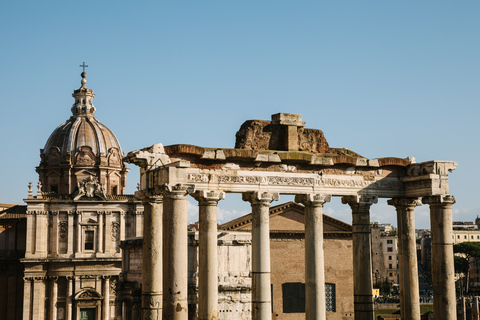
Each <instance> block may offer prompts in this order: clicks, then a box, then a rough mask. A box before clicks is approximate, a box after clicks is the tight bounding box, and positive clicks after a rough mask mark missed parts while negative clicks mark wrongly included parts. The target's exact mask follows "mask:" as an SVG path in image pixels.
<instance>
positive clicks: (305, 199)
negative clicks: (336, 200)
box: [295, 193, 332, 206]
mask: <svg viewBox="0 0 480 320" xmlns="http://www.w3.org/2000/svg"><path fill="white" fill-rule="evenodd" d="M331 200H332V196H331V195H329V194H318V193H309V194H298V195H296V196H295V202H299V203H302V204H304V205H311V204H320V205H322V206H323V204H325V202H330V201H331Z"/></svg>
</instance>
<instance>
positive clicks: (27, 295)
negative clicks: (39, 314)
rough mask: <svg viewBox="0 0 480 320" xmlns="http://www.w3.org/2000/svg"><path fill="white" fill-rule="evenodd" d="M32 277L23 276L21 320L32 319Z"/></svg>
mask: <svg viewBox="0 0 480 320" xmlns="http://www.w3.org/2000/svg"><path fill="white" fill-rule="evenodd" d="M32 279H33V278H31V277H24V278H23V320H30V319H32Z"/></svg>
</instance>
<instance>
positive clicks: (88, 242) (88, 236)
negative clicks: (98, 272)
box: [85, 230, 94, 250]
mask: <svg viewBox="0 0 480 320" xmlns="http://www.w3.org/2000/svg"><path fill="white" fill-rule="evenodd" d="M93 238H94V231H89V230H87V231H85V250H93Z"/></svg>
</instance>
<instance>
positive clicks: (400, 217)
mask: <svg viewBox="0 0 480 320" xmlns="http://www.w3.org/2000/svg"><path fill="white" fill-rule="evenodd" d="M388 204H389V205H392V206H395V209H396V211H397V225H398V233H397V239H398V264H399V280H400V281H399V282H400V306H401V308H400V309H401V316H402V318H404V319H412V320H420V289H419V284H418V269H417V268H418V265H417V244H416V234H415V214H414V210H415V207H416V206H419V205H421V202H420V201H419V200H418V199H417V198H396V199H392V200H388Z"/></svg>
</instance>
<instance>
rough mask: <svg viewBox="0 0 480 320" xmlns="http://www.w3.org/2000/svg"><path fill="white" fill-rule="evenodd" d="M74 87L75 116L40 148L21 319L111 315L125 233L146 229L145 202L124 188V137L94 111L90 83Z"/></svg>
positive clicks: (69, 319)
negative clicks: (143, 204)
mask: <svg viewBox="0 0 480 320" xmlns="http://www.w3.org/2000/svg"><path fill="white" fill-rule="evenodd" d="M85 78H86V73H85V72H83V73H82V81H81V87H80V88H79V89H76V90H74V93H73V98H74V100H75V101H74V104H73V107H72V109H71V111H72V116H71V117H70V118H69V119H68V120H67V121H66V122H65V123H63V124H61V125H60V126H58V128H56V129H55V130H54V131H53V133H52V134H51V135H50V138H48V140H47V142H46V144H45V147H44V148H43V149H41V150H40V158H41V161H40V165H39V166H38V167H37V172H38V174H39V183H38V186H37V192H36V195H34V194H33V190H32V188H33V186H32V185H31V184H30V190H29V192H28V198H27V199H26V200H25V202H26V203H27V211H26V216H27V219H26V220H27V221H26V246H25V247H26V248H25V258H24V259H23V260H22V261H23V264H24V266H25V274H24V288H23V291H24V305H23V319H24V320H43V319H60V320H61V319H64V320H72V319H76V320H80V319H81V320H87V319H88V320H90V319H113V318H115V315H116V314H119V313H120V311H119V310H118V308H119V306H118V305H116V304H115V297H116V293H115V292H116V285H117V283H118V281H119V275H120V272H121V266H122V254H121V249H120V241H122V240H124V239H125V238H127V237H138V236H141V234H142V228H143V221H142V214H143V207H142V205H141V203H140V202H139V201H137V200H135V198H134V196H133V195H125V194H124V191H125V184H126V178H127V177H126V175H127V172H128V169H127V168H126V166H125V164H124V162H123V160H122V157H123V156H124V152H123V151H122V149H121V147H120V144H119V142H118V140H117V138H116V137H115V135H114V134H113V132H112V131H111V130H110V129H108V127H106V126H105V125H104V124H102V123H100V122H99V121H98V120H97V119H96V117H95V111H96V109H95V107H94V105H93V102H92V99H93V98H94V97H95V95H94V93H93V91H92V90H91V89H88V88H87V87H86V79H85Z"/></svg>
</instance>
